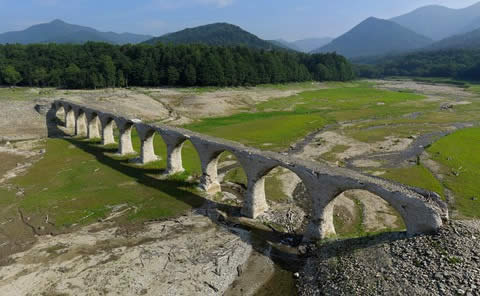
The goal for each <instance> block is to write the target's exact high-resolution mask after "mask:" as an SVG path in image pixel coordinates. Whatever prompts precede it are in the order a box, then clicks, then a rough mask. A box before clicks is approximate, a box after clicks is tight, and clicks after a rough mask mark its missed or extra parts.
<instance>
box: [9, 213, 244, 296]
mask: <svg viewBox="0 0 480 296" xmlns="http://www.w3.org/2000/svg"><path fill="white" fill-rule="evenodd" d="M98 227H101V228H104V227H105V226H104V225H99V224H93V225H90V226H88V227H85V228H83V229H82V230H80V231H77V232H75V233H70V234H62V235H58V236H54V237H52V236H42V237H39V238H38V242H37V243H36V244H35V245H34V246H33V247H32V248H31V249H29V250H28V251H25V252H22V253H17V254H14V255H12V256H11V257H10V262H11V263H10V264H9V265H6V266H3V267H2V268H0V290H1V294H2V295H5V296H9V295H12V296H17V295H40V294H42V295H43V294H47V295H57V294H62V293H66V294H68V295H100V294H104V295H223V293H224V291H226V289H227V288H228V287H229V285H230V284H231V283H232V282H233V280H234V279H235V278H236V277H237V274H238V270H237V269H238V267H239V266H241V265H242V264H244V263H245V262H246V260H247V259H248V257H249V256H250V253H251V251H252V247H251V246H250V244H249V234H248V232H247V231H245V230H241V229H235V228H230V229H226V228H222V227H219V226H217V225H215V224H213V223H212V222H211V220H210V219H209V218H208V217H205V216H202V215H195V214H194V215H192V216H184V217H180V218H178V219H176V220H174V221H167V222H162V223H152V224H149V225H146V226H145V229H143V230H142V231H139V232H135V233H131V234H127V233H124V232H122V231H121V229H119V228H108V229H103V230H97V229H96V228H98ZM179 283H181V284H179Z"/></svg>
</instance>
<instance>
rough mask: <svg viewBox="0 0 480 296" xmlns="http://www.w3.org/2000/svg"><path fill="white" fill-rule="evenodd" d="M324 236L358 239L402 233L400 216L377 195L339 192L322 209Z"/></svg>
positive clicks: (352, 190)
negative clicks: (382, 234)
mask: <svg viewBox="0 0 480 296" xmlns="http://www.w3.org/2000/svg"><path fill="white" fill-rule="evenodd" d="M323 220H324V221H325V222H326V226H327V227H326V228H325V233H324V236H327V237H328V236H339V237H360V236H366V235H370V234H377V233H383V232H398V231H406V226H405V220H404V218H403V217H402V215H401V214H400V213H399V212H398V211H397V210H396V209H395V207H394V206H393V205H392V204H390V203H389V202H388V201H387V200H385V199H384V198H382V197H381V196H379V195H377V194H375V193H373V192H371V191H368V190H360V189H350V190H346V191H343V192H342V193H340V194H338V195H337V196H335V198H334V199H333V200H332V201H330V202H329V203H328V205H327V206H326V207H325V210H324V214H323Z"/></svg>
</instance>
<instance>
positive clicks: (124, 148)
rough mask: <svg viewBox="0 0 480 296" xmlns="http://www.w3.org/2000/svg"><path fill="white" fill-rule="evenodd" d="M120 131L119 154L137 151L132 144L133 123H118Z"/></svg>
mask: <svg viewBox="0 0 480 296" xmlns="http://www.w3.org/2000/svg"><path fill="white" fill-rule="evenodd" d="M117 126H118V129H119V131H120V143H119V144H118V154H120V155H129V154H133V153H135V150H133V146H132V127H133V124H131V123H124V124H121V125H120V124H117Z"/></svg>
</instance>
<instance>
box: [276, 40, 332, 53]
mask: <svg viewBox="0 0 480 296" xmlns="http://www.w3.org/2000/svg"><path fill="white" fill-rule="evenodd" d="M332 40H333V38H330V37H324V38H308V39H302V40H297V41H291V42H289V41H286V40H283V39H277V40H269V42H271V43H273V44H275V45H277V46H280V47H283V48H287V49H292V50H296V51H301V52H307V53H308V52H311V51H312V50H314V49H317V48H320V47H322V46H324V45H326V44H328V43H330V42H332Z"/></svg>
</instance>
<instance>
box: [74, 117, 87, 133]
mask: <svg viewBox="0 0 480 296" xmlns="http://www.w3.org/2000/svg"><path fill="white" fill-rule="evenodd" d="M75 136H87V116H86V115H85V112H83V111H79V112H78V113H77V116H76V118H75Z"/></svg>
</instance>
